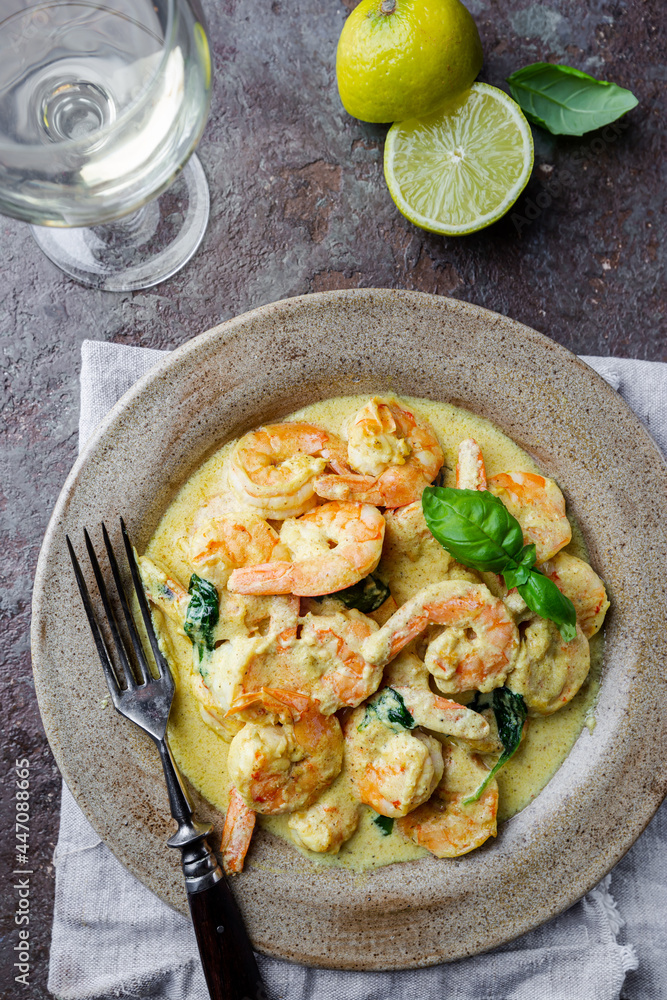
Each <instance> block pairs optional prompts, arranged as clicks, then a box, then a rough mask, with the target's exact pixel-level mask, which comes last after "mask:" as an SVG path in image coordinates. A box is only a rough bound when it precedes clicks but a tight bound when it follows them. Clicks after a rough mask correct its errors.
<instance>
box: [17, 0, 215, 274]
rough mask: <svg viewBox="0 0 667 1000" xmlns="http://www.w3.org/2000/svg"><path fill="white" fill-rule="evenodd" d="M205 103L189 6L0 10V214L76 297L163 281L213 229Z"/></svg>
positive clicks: (196, 19) (195, 15)
mask: <svg viewBox="0 0 667 1000" xmlns="http://www.w3.org/2000/svg"><path fill="white" fill-rule="evenodd" d="M210 90H211V57H210V50H209V45H208V39H207V35H206V28H205V24H204V19H203V15H202V13H201V10H200V8H199V3H198V0H104V2H102V3H98V2H94V0H45V2H42V3H26V2H21V0H0V213H2V214H5V215H10V216H13V217H14V218H16V219H23V220H25V221H27V222H30V223H32V224H33V235H34V236H35V239H36V240H37V243H38V244H39V246H40V247H41V248H42V250H43V251H44V252H45V253H46V254H47V256H48V257H50V259H51V260H52V261H54V263H55V264H57V265H58V266H59V267H60V268H62V269H63V270H64V271H65V272H66V273H67V274H69V275H71V276H72V277H74V278H76V279H77V280H79V281H81V282H82V283H83V284H86V285H90V286H92V287H96V288H103V289H107V290H109V291H123V290H131V289H136V288H147V287H149V286H150V285H154V284H157V283H158V282H159V281H164V280H165V278H168V277H169V276H170V275H172V274H174V273H175V272H176V271H178V270H179V268H181V267H183V265H184V264H185V263H186V262H187V261H188V260H189V259H190V258H191V257H192V255H193V254H194V252H195V251H196V249H197V247H198V246H199V244H200V242H201V240H202V237H203V235H204V231H205V229H206V224H207V221H208V210H209V196H208V186H207V183H206V178H205V176H204V172H203V170H202V168H201V164H200V163H199V161H198V160H197V158H196V157H194V156H192V155H191V154H192V152H193V150H194V148H195V146H196V145H197V142H198V141H199V138H200V136H201V133H202V131H203V128H204V125H205V123H206V118H207V115H208V109H209V103H210ZM167 189H168V190H167ZM162 192H165V193H164V194H162ZM160 195H161V197H158V196H160Z"/></svg>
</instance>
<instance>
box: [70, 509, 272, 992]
mask: <svg viewBox="0 0 667 1000" xmlns="http://www.w3.org/2000/svg"><path fill="white" fill-rule="evenodd" d="M120 526H121V532H122V535H123V542H124V545H125V553H126V555H127V561H128V563H129V566H130V573H131V577H132V588H133V591H134V595H135V597H136V600H137V602H138V604H139V608H140V610H141V617H142V619H143V623H144V627H145V629H146V634H147V636H148V641H149V643H150V647H151V650H152V653H153V658H154V660H155V672H156V673H155V674H154V673H153V670H152V669H151V666H150V664H149V660H148V657H147V656H146V652H145V650H144V647H143V644H142V642H141V637H140V635H139V632H138V630H137V626H136V623H135V621H134V618H133V616H132V611H131V604H132V594H131V593H130V594H128V591H127V590H126V588H125V586H124V584H123V580H122V577H121V574H120V569H119V566H118V560H117V559H116V555H115V553H114V550H113V548H112V545H111V542H110V540H109V534H108V532H107V529H106V528H105V526H104V525H102V536H103V538H104V545H105V548H106V551H107V555H108V557H109V565H110V566H111V573H112V576H113V579H114V583H115V589H116V592H117V596H118V601H119V603H120V606H121V609H122V612H123V619H124V623H125V626H126V627H127V632H128V634H129V636H130V643H131V648H130V647H129V646H128V645H127V643H126V642H125V640H124V639H123V636H122V633H121V627H120V625H119V621H118V616H117V615H116V612H115V611H114V607H113V602H112V600H111V598H110V596H109V591H108V589H107V586H106V583H105V581H104V575H103V573H102V570H101V568H100V564H99V561H98V559H97V555H96V554H95V550H94V548H93V545H92V542H91V540H90V536H89V534H88V532H87V531H86V530H85V528H84V537H85V540H86V548H87V550H88V556H89V558H90V563H91V565H92V568H93V573H94V574H95V580H96V582H97V589H98V590H99V593H100V597H101V598H102V604H103V605H104V612H105V615H106V620H107V624H108V627H109V631H110V633H111V638H112V643H109V642H108V641H107V639H106V638H105V635H104V632H103V629H102V624H101V622H100V619H99V618H98V616H97V615H96V613H95V609H94V607H93V602H92V599H91V596H90V592H89V590H88V587H87V585H86V581H85V579H84V576H83V573H82V571H81V567H80V565H79V562H78V559H77V558H76V555H75V553H74V548H73V546H72V543H71V542H70V540H69V538H67V546H68V548H69V553H70V556H71V558H72V564H73V566H74V572H75V574H76V581H77V583H78V585H79V591H80V592H81V598H82V600H83V606H84V608H85V611H86V615H87V617H88V621H89V623H90V628H91V630H92V633H93V638H94V640H95V645H96V646H97V652H98V654H99V657H100V660H101V662H102V667H103V669H104V673H105V676H106V679H107V685H108V687H109V692H110V694H111V698H112V699H113V703H114V705H115V707H116V709H117V710H118V711H119V712H120V714H121V715H124V716H125V717H126V718H128V719H130V720H131V721H132V722H134V723H136V725H138V726H140V727H141V729H143V730H144V732H146V733H148V735H149V736H150V737H151V738H152V739H153V741H154V742H155V745H156V746H157V748H158V750H159V752H160V758H161V760H162V768H163V770H164V777H165V781H166V783H167V792H168V794H169V806H170V809H171V815H172V816H173V818H174V819H175V820H176V822H177V824H178V829H177V831H176V833H174V834H173V835H172V836H171V837H170V838H169V840H168V841H167V844H168V845H169V847H178V848H179V849H180V851H181V860H182V866H183V873H184V875H185V888H186V890H187V893H188V903H189V906H190V913H191V915H192V921H193V925H194V929H195V934H196V937H197V944H198V946H199V954H200V956H201V959H202V965H203V967H204V975H205V977H206V983H207V986H208V989H209V993H210V996H211V998H212V1000H260V998H265V997H266V993H265V991H264V986H263V984H262V980H261V977H260V975H259V970H258V968H257V963H256V961H255V956H254V954H253V950H252V944H251V942H250V939H249V937H248V933H247V931H246V929H245V926H244V924H243V919H242V917H241V914H240V913H239V910H238V907H237V905H236V902H235V900H234V897H233V895H232V892H231V890H230V888H229V886H228V884H227V881H226V879H224V878H223V875H222V870H221V868H220V866H219V864H218V861H217V858H216V856H215V854H214V853H213V851H212V850H211V847H210V846H209V844H208V841H207V840H206V838H207V836H208V835H209V834H210V833H211V831H212V829H213V828H212V827H211V826H210V825H208V824H203V823H198V822H196V821H195V820H194V819H193V816H192V803H191V801H190V797H189V796H188V793H187V791H186V788H185V786H184V784H183V781H182V779H181V777H180V774H179V773H178V769H177V767H176V764H175V762H174V758H173V757H172V755H171V750H170V749H169V745H168V743H167V739H166V731H167V721H168V719H169V710H170V708H171V702H172V699H173V697H174V681H173V678H172V675H171V671H170V669H169V664H168V663H167V661H166V660H165V658H164V656H163V655H162V653H161V651H160V647H159V645H158V640H157V636H156V634H155V630H154V628H153V621H152V618H151V614H150V611H149V609H148V603H147V601H146V597H145V594H144V590H143V586H142V583H141V577H140V575H139V568H138V566H137V561H136V558H135V555H134V549H133V548H132V543H131V542H130V539H129V536H128V533H127V529H126V528H125V524H124V523H123V520H122V518H121V522H120ZM111 645H113V647H115V653H116V658H115V659H116V661H117V663H118V666H117V665H116V662H114V656H113V654H112V649H111V648H110V647H111Z"/></svg>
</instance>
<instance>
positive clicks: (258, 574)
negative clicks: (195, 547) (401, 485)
mask: <svg viewBox="0 0 667 1000" xmlns="http://www.w3.org/2000/svg"><path fill="white" fill-rule="evenodd" d="M384 529H385V522H384V518H383V516H382V514H381V513H380V512H379V510H377V509H376V508H375V507H372V506H370V505H369V504H359V503H339V502H337V501H334V502H333V503H325V504H323V505H322V506H321V507H317V508H316V509H315V510H313V511H310V513H308V514H304V515H303V517H300V518H298V519H290V520H286V521H285V523H284V524H283V526H282V528H281V531H280V541H281V542H283V543H284V544H285V545H286V546H287V548H288V549H289V551H290V553H291V557H292V559H291V561H290V562H288V561H286V560H280V559H279V560H276V561H275V562H267V563H260V564H258V565H256V566H248V567H245V568H243V569H235V570H234V572H233V573H232V575H231V576H230V578H229V582H228V584H227V586H228V589H229V590H230V591H232V592H235V593H240V594H298V595H300V596H311V595H321V594H331V593H334V592H335V591H337V590H344V589H345V587H349V586H351V585H352V584H354V583H358V582H359V580H362V579H363V578H364V577H365V576H368V574H369V573H371V572H372V571H373V570H374V569H375V567H376V566H377V564H378V563H379V561H380V557H381V555H382V542H383V540H384Z"/></svg>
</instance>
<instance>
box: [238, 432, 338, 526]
mask: <svg viewBox="0 0 667 1000" xmlns="http://www.w3.org/2000/svg"><path fill="white" fill-rule="evenodd" d="M327 466H330V467H331V468H332V469H334V471H335V472H337V473H341V474H343V473H346V472H349V466H348V464H347V462H346V450H345V443H344V442H343V441H342V440H341V439H340V438H339V437H337V436H336V435H335V434H329V433H327V432H326V431H323V430H322V429H321V428H319V427H314V426H313V425H312V424H306V423H285V424H269V425H267V426H266V427H260V428H259V430H256V431H250V433H248V434H245V435H244V436H243V437H242V438H241V440H240V441H239V442H238V443H237V445H236V447H235V448H234V451H233V452H232V455H231V458H230V464H229V482H230V485H231V486H232V488H233V489H234V491H235V492H236V494H237V495H238V497H239V498H240V499H241V500H242V501H243V503H245V504H248V505H249V506H250V507H253V508H255V509H256V510H257V513H258V514H260V515H261V516H262V517H268V518H271V519H272V520H282V519H283V518H286V517H299V516H300V515H301V514H305V513H306V511H308V510H310V509H311V507H314V506H315V504H316V503H317V497H316V496H315V490H314V482H315V479H316V477H317V476H319V475H320V473H321V472H323V471H324V470H325V469H326V467H327Z"/></svg>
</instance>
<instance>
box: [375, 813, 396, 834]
mask: <svg viewBox="0 0 667 1000" xmlns="http://www.w3.org/2000/svg"><path fill="white" fill-rule="evenodd" d="M373 822H374V823H375V825H376V827H377V828H378V830H379V831H380V832H381V834H382V836H383V837H388V836H389V834H390V833H391V831H392V830H393V829H394V820H393V819H392V817H391V816H381V815H380V813H376V814H375V816H373Z"/></svg>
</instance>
